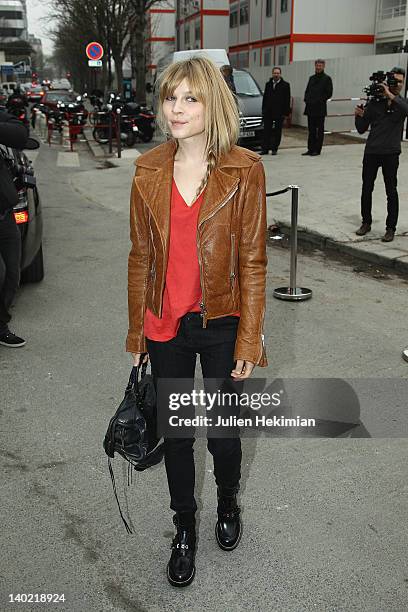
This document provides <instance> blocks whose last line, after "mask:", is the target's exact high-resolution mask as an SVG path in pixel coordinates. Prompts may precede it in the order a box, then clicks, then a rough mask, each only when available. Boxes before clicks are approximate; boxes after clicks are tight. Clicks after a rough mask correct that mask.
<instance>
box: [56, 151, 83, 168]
mask: <svg viewBox="0 0 408 612" xmlns="http://www.w3.org/2000/svg"><path fill="white" fill-rule="evenodd" d="M79 165H80V164H79V155H78V153H62V152H61V151H59V152H58V158H57V166H59V167H60V168H61V167H65V168H79Z"/></svg>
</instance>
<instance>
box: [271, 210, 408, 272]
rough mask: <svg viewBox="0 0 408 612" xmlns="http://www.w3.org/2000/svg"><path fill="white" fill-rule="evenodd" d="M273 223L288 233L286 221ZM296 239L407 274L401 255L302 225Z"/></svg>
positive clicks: (407, 262) (407, 264) (406, 265)
mask: <svg viewBox="0 0 408 612" xmlns="http://www.w3.org/2000/svg"><path fill="white" fill-rule="evenodd" d="M275 223H276V224H277V225H278V226H279V227H280V228H281V229H282V230H284V232H285V233H286V234H288V235H290V229H291V228H290V225H289V224H288V223H287V221H279V220H278V219H277V220H275ZM298 241H299V242H300V243H304V244H309V245H313V246H315V247H317V248H318V249H319V250H320V251H323V252H330V251H332V252H334V253H345V254H346V255H351V256H352V257H355V258H356V259H360V260H361V261H365V262H367V263H371V264H375V265H379V266H384V267H387V268H392V269H394V270H396V271H397V272H402V273H403V274H408V257H405V258H404V256H402V258H404V259H402V258H399V257H387V256H386V255H381V254H379V253H374V252H369V251H364V250H363V249H360V248H359V247H358V246H354V245H353V244H346V243H344V242H339V241H337V240H334V239H333V238H329V237H327V236H324V235H323V234H320V233H319V232H316V231H314V230H310V229H306V228H302V227H298Z"/></svg>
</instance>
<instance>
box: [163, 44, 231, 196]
mask: <svg viewBox="0 0 408 612" xmlns="http://www.w3.org/2000/svg"><path fill="white" fill-rule="evenodd" d="M184 79H186V80H187V82H188V84H189V87H190V88H191V91H192V92H193V94H194V97H196V98H197V100H198V101H199V102H202V103H203V104H204V109H205V111H204V112H205V128H204V129H205V134H206V143H205V153H204V154H205V157H206V158H207V172H206V174H205V175H204V177H203V180H202V181H201V184H200V186H199V188H198V190H197V195H198V194H199V193H201V191H202V190H203V188H204V187H205V185H206V184H207V181H208V177H209V176H210V173H211V171H212V170H213V168H215V166H216V165H217V162H218V161H219V159H220V157H221V156H222V155H223V154H225V153H228V151H230V149H231V147H232V146H233V145H234V144H236V142H237V141H238V138H239V111H238V106H237V102H236V99H235V97H234V95H233V93H232V92H231V90H230V88H229V87H228V85H227V84H226V82H225V80H224V78H223V76H222V74H221V71H220V70H219V69H218V68H217V66H216V65H215V64H214V62H212V61H211V60H210V59H209V58H206V57H203V56H193V57H191V58H190V59H187V60H182V61H179V62H176V63H174V64H170V66H168V67H167V68H166V69H165V70H164V72H163V73H162V74H161V75H160V77H159V82H160V89H159V103H158V109H157V124H158V126H159V127H160V129H161V130H162V132H163V133H164V134H166V135H167V136H169V128H168V125H167V121H166V119H165V117H164V114H163V101H164V100H165V98H167V96H171V95H173V93H174V90H175V89H176V88H177V87H178V86H179V85H180V83H181V82H182V81H183V80H184ZM176 142H177V141H176Z"/></svg>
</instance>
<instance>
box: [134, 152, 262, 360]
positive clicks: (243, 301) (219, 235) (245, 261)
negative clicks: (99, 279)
mask: <svg viewBox="0 0 408 612" xmlns="http://www.w3.org/2000/svg"><path fill="white" fill-rule="evenodd" d="M175 148H176V145H175V142H174V141H173V140H169V141H168V142H166V143H164V144H161V145H159V146H158V147H155V148H154V149H151V150H150V151H148V152H147V153H144V154H143V155H141V156H140V157H138V158H137V159H136V161H135V164H136V166H137V168H136V175H135V178H134V180H133V184H132V192H131V201H130V238H131V241H132V249H131V251H130V254H129V267H128V301H129V332H128V336H127V340H126V350H127V351H129V352H132V353H143V352H146V343H145V337H144V334H143V320H144V313H145V309H146V308H149V310H151V312H153V314H155V315H156V316H157V317H160V316H161V312H162V298H163V290H164V284H165V278H166V269H167V257H168V248H169V228H170V198H171V186H172V177H173V163H174V154H175ZM197 249H198V260H199V264H200V281H201V288H202V295H203V300H202V304H201V309H202V315H203V327H206V325H207V321H208V320H209V319H217V318H219V317H224V316H227V315H231V314H233V313H235V312H237V311H239V312H240V321H239V326H238V333H237V340H236V344H235V352H234V359H244V360H247V361H251V362H253V363H255V364H257V365H260V366H266V365H267V360H266V355H265V349H264V343H263V335H262V331H263V320H264V314H265V282H266V266H267V257H266V204H265V173H264V168H263V165H262V162H261V161H260V156H259V155H258V154H257V153H253V152H252V151H249V150H248V149H244V148H242V147H238V146H233V147H232V149H231V151H229V153H228V154H226V155H224V156H223V157H222V158H221V159H220V161H219V162H218V164H217V166H216V167H215V168H214V170H213V171H212V172H211V174H210V177H209V179H208V183H207V187H206V190H205V194H204V198H203V201H202V204H201V208H200V212H199V217H198V226H197Z"/></svg>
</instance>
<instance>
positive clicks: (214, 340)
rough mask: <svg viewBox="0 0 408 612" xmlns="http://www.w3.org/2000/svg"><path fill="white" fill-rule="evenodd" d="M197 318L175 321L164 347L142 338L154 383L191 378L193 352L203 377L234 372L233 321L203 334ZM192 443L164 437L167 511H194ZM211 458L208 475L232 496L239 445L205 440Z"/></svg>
mask: <svg viewBox="0 0 408 612" xmlns="http://www.w3.org/2000/svg"><path fill="white" fill-rule="evenodd" d="M202 323H203V320H202V318H201V316H200V314H199V313H195V312H194V313H188V314H186V315H185V316H184V317H183V318H182V319H181V322H180V328H179V331H178V334H177V336H176V337H175V338H172V339H171V340H169V341H168V342H156V341H154V340H149V339H147V350H148V353H149V356H150V362H151V366H152V373H153V376H154V377H155V378H156V379H157V378H189V379H194V372H195V365H196V357H197V353H198V354H199V355H200V363H201V370H202V373H203V378H204V380H205V379H206V378H221V379H223V378H229V377H230V374H231V370H232V369H233V367H234V358H233V355H234V348H235V340H236V335H237V328H238V323H239V317H232V316H231V317H222V318H220V319H213V320H210V321H208V324H207V327H206V328H205V329H203V327H202ZM194 442H195V438H165V440H164V447H165V465H166V473H167V481H168V485H169V491H170V498H171V501H170V508H171V509H172V510H174V511H175V512H195V511H196V510H197V504H196V500H195V497H194V485H195V466H194V449H193V445H194ZM207 447H208V450H209V451H210V453H211V454H212V456H213V461H214V476H215V482H216V484H217V485H218V486H220V487H223V488H224V489H228V490H229V491H231V492H233V491H238V488H239V481H240V478H241V458H242V452H241V440H240V439H239V437H234V438H210V437H209V438H208V440H207Z"/></svg>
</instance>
